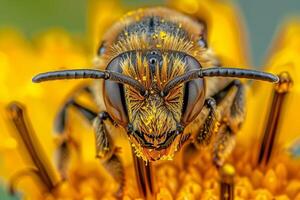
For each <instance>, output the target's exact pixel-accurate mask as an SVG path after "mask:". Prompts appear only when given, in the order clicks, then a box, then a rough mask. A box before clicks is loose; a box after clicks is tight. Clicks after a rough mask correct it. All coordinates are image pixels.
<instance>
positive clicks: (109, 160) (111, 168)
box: [93, 112, 125, 198]
mask: <svg viewBox="0 0 300 200" xmlns="http://www.w3.org/2000/svg"><path fill="white" fill-rule="evenodd" d="M105 120H109V121H111V122H112V119H111V117H110V116H109V114H108V113H107V112H100V113H99V114H98V116H97V118H95V120H94V123H93V125H94V129H95V137H96V138H95V139H96V157H97V158H99V159H100V160H101V162H102V164H103V166H104V167H105V169H106V170H107V171H108V172H109V173H110V174H111V176H112V177H113V178H114V179H115V181H116V182H117V183H119V184H120V185H119V188H118V191H117V193H116V196H117V197H118V198H121V197H122V196H123V190H124V185H125V175H124V168H123V165H122V162H121V160H120V158H119V157H118V155H117V150H118V148H116V147H114V145H113V142H112V138H111V137H110V135H109V133H108V130H107V128H106V126H105V124H104V121H105Z"/></svg>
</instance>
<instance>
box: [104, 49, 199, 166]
mask: <svg viewBox="0 0 300 200" xmlns="http://www.w3.org/2000/svg"><path fill="white" fill-rule="evenodd" d="M200 68H201V66H200V65H199V64H198V62H195V61H194V59H193V58H192V57H191V56H189V55H186V54H185V53H182V52H175V51H159V50H148V51H131V52H126V53H123V54H121V55H119V56H118V57H116V58H115V59H113V60H112V61H111V62H110V64H109V65H108V68H107V70H110V71H115V72H118V73H122V74H124V75H126V76H128V77H131V78H133V79H134V80H136V81H138V82H139V83H140V84H142V85H143V87H144V88H145V92H143V93H141V92H140V91H139V90H137V89H136V88H133V87H131V86H129V85H123V84H120V83H116V82H112V81H109V80H107V81H105V84H104V92H105V95H104V97H105V104H106V107H107V109H108V112H110V114H111V116H112V117H113V118H114V119H115V120H116V121H117V122H118V123H119V124H123V125H124V126H128V125H129V126H130V128H129V130H128V135H129V137H130V140H131V141H132V143H133V145H134V146H135V148H136V150H137V151H138V153H140V155H141V156H142V157H145V159H147V160H157V159H164V158H166V159H167V158H170V157H171V156H172V155H173V154H174V152H175V150H176V147H177V145H178V144H179V141H180V136H179V135H181V134H182V131H183V126H184V125H186V124H188V123H189V122H191V121H192V120H193V119H194V118H195V117H196V116H197V115H198V114H199V112H200V111H201V109H202V107H203V103H204V98H205V87H204V85H205V82H204V79H197V80H192V81H189V82H187V83H183V84H178V85H177V86H175V87H173V88H172V89H170V91H169V92H168V94H163V91H164V88H165V86H166V85H167V83H168V82H169V81H170V80H172V79H174V78H176V77H177V76H181V75H184V74H185V73H186V72H187V71H190V70H195V69H200Z"/></svg>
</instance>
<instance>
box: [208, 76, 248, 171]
mask: <svg viewBox="0 0 300 200" xmlns="http://www.w3.org/2000/svg"><path fill="white" fill-rule="evenodd" d="M215 98H216V99H217V109H218V112H219V114H220V124H219V126H220V127H219V130H218V133H217V137H216V140H215V142H214V146H213V161H214V163H215V165H216V166H217V167H220V166H222V165H223V164H224V162H225V161H226V159H227V157H228V156H229V155H230V153H231V151H232V150H233V148H234V145H235V134H236V133H237V132H238V130H239V129H240V126H241V124H242V122H243V121H244V117H245V110H244V107H245V98H244V87H243V85H242V84H241V83H240V81H238V80H234V81H233V82H232V83H231V84H229V85H228V86H227V87H226V88H225V89H224V90H223V91H221V92H220V93H219V95H218V94H217V95H216V97H215Z"/></svg>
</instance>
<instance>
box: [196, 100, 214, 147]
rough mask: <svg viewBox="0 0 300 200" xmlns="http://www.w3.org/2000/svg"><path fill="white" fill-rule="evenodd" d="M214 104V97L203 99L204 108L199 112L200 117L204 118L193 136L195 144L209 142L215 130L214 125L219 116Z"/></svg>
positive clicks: (203, 144)
mask: <svg viewBox="0 0 300 200" xmlns="http://www.w3.org/2000/svg"><path fill="white" fill-rule="evenodd" d="M216 106H217V105H216V101H215V99H213V98H208V99H206V100H205V103H204V108H203V109H202V112H201V115H202V117H201V118H202V119H203V120H204V123H203V124H202V126H201V127H200V131H199V133H198V134H197V137H196V138H195V144H196V145H198V146H199V145H200V146H205V145H208V144H210V141H211V138H212V136H213V135H214V134H215V132H216V125H217V123H218V118H219V117H218V113H217V110H216Z"/></svg>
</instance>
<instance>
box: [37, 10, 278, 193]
mask: <svg viewBox="0 0 300 200" xmlns="http://www.w3.org/2000/svg"><path fill="white" fill-rule="evenodd" d="M97 60H98V62H97V64H96V66H95V67H94V69H74V70H62V71H52V72H46V73H41V74H38V75H37V76H35V77H34V78H33V82H44V81H50V80H65V79H96V80H95V82H94V84H95V85H98V87H93V88H94V89H93V90H92V89H90V88H91V87H86V88H84V90H85V91H88V92H89V93H93V96H94V97H95V100H97V99H99V98H103V99H104V103H105V107H106V110H103V111H101V112H100V113H96V112H94V111H92V110H90V109H88V108H86V107H84V106H82V105H80V104H79V103H78V102H77V101H76V100H75V98H70V100H69V101H68V102H66V103H65V105H64V106H63V107H62V109H61V110H60V111H59V113H58V117H57V119H56V130H57V131H58V132H63V131H64V129H65V126H66V125H65V123H66V118H67V114H66V111H67V109H68V108H70V107H74V108H76V109H77V110H78V111H79V112H80V113H81V114H83V116H84V117H86V118H87V119H88V120H89V121H90V122H91V124H93V127H94V129H95V136H96V137H95V138H96V151H97V152H96V154H97V157H98V158H99V159H101V160H102V163H103V165H104V166H105V167H106V169H107V170H108V171H109V172H110V173H111V174H112V176H113V177H114V178H115V179H116V180H117V181H118V182H120V183H121V186H120V188H119V191H120V192H122V190H123V186H122V183H124V172H123V169H122V163H121V160H120V158H119V157H118V156H117V153H116V152H117V151H116V150H115V149H116V147H115V146H114V144H113V141H112V137H111V133H110V132H109V131H108V128H107V125H106V124H107V122H109V121H110V122H112V123H114V124H116V125H117V126H119V127H122V128H123V130H124V131H125V132H126V134H127V136H128V140H129V141H130V143H131V145H132V146H133V149H134V152H135V154H136V156H137V157H140V158H141V159H142V160H144V161H146V162H148V161H150V162H153V161H157V160H166V159H167V160H170V159H172V158H173V156H174V154H175V152H176V151H178V150H179V149H180V148H181V147H182V145H183V144H184V143H185V142H187V141H189V142H191V143H193V144H195V145H196V146H206V145H208V144H210V143H213V148H212V151H213V152H212V154H213V156H212V157H213V162H214V164H215V165H216V166H217V167H220V166H222V165H223V163H224V162H225V160H226V158H227V156H228V155H229V154H230V152H231V150H232V149H233V146H234V141H235V139H234V137H235V135H236V133H237V132H238V130H239V128H240V126H241V124H242V122H243V120H244V116H245V97H244V83H243V82H241V81H239V79H240V78H247V79H256V80H262V81H269V82H278V77H277V76H275V75H272V74H270V73H266V72H260V71H255V70H250V69H240V68H230V67H225V66H222V63H220V62H219V60H218V58H217V56H216V55H215V54H213V53H212V50H211V49H210V48H208V44H207V41H206V27H205V24H204V23H202V22H200V21H198V20H196V19H194V18H191V17H189V16H186V15H184V14H182V13H179V12H177V11H174V10H171V9H167V8H163V7H154V8H147V9H140V10H137V11H132V12H129V13H128V14H126V15H125V16H124V17H122V18H121V19H120V20H119V21H118V22H116V23H115V24H114V25H113V26H112V27H111V28H110V29H109V30H108V31H107V33H106V35H105V36H104V37H103V41H102V43H101V45H100V47H99V50H98V52H97ZM99 79H103V80H104V81H99ZM95 88H96V89H95ZM212 138H215V139H212ZM64 145H65V144H64Z"/></svg>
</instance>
